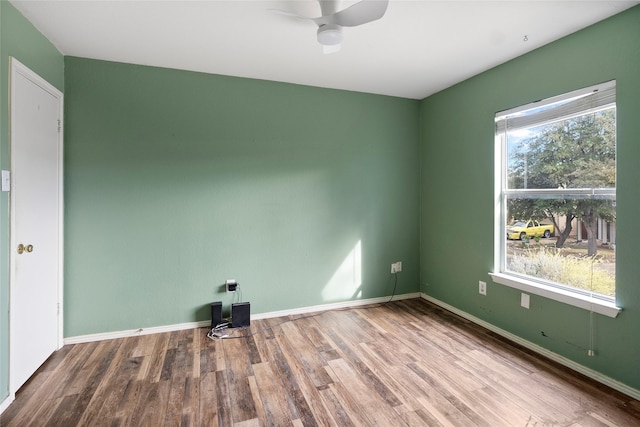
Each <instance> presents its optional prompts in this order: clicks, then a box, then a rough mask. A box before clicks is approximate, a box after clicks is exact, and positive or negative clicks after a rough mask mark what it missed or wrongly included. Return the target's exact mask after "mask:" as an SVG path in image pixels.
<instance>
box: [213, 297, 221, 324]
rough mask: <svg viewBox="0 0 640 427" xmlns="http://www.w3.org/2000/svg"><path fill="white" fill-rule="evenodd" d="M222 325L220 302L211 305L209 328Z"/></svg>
mask: <svg viewBox="0 0 640 427" xmlns="http://www.w3.org/2000/svg"><path fill="white" fill-rule="evenodd" d="M221 323H222V301H216V302H212V303H211V328H215V327H216V326H218V325H219V324H221Z"/></svg>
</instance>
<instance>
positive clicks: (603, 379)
mask: <svg viewBox="0 0 640 427" xmlns="http://www.w3.org/2000/svg"><path fill="white" fill-rule="evenodd" d="M420 297H421V298H423V299H425V300H427V301H429V302H432V303H434V304H435V305H437V306H439V307H442V308H444V309H445V310H447V311H450V312H452V313H454V314H457V315H458V316H460V317H463V318H465V319H467V320H469V321H471V322H473V323H475V324H477V325H480V326H482V327H483V328H485V329H488V330H490V331H491V332H495V333H496V334H498V335H500V336H503V337H504V338H507V339H508V340H510V341H513V342H514V343H516V344H520V345H521V346H523V347H526V348H528V349H529V350H532V351H535V352H536V353H538V354H540V355H542V356H545V357H547V358H549V359H551V360H553V361H555V362H558V363H560V364H561V365H563V366H566V367H567V368H570V369H572V370H574V371H576V372H579V373H581V374H583V375H585V376H587V377H589V378H591V379H593V380H596V381H598V382H599V383H602V384H604V385H606V386H609V387H611V388H612V389H614V390H617V391H619V392H621V393H624V394H626V395H627V396H630V397H633V398H634V399H636V400H640V390H637V389H635V388H633V387H629V386H628V385H626V384H624V383H621V382H620V381H617V380H614V379H613V378H611V377H608V376H606V375H603V374H602V373H600V372H598V371H595V370H593V369H591V368H587V367H586V366H584V365H581V364H579V363H576V362H574V361H573V360H571V359H567V358H566V357H564V356H561V355H559V354H557V353H554V352H552V351H550V350H547V349H546V348H544V347H541V346H539V345H537V344H534V343H532V342H531V341H527V340H525V339H523V338H521V337H519V336H517V335H514V334H512V333H511V332H508V331H505V330H504V329H501V328H498V327H497V326H495V325H492V324H491V323H488V322H485V321H484V320H482V319H480V318H478V317H475V316H473V315H471V314H469V313H467V312H465V311H462V310H460V309H457V308H455V307H453V306H451V305H449V304H447V303H446V302H443V301H440V300H438V299H436V298H433V297H431V296H429V295H427V294H425V293H421V294H420Z"/></svg>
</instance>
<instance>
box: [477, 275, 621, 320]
mask: <svg viewBox="0 0 640 427" xmlns="http://www.w3.org/2000/svg"><path fill="white" fill-rule="evenodd" d="M489 276H491V278H492V279H493V281H494V282H495V283H499V284H501V285H505V286H509V287H510V288H515V289H518V290H521V291H525V292H528V293H531V294H535V295H540V296H541V297H545V298H549V299H552V300H554V301H558V302H562V303H564V304H569V305H572V306H574V307H578V308H583V309H585V310H588V311H593V312H594V313H598V314H602V315H604V316H608V317H613V318H616V317H617V316H618V313H620V311H622V308H620V307H616V305H615V304H614V303H612V302H609V301H604V300H601V299H597V298H595V297H593V296H590V295H580V294H578V293H576V292H571V291H568V290H564V289H560V288H555V287H552V286H548V285H544V284H542V283H538V282H534V281H532V280H527V279H524V278H521V277H517V276H513V275H509V274H504V273H489Z"/></svg>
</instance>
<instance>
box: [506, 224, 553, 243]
mask: <svg viewBox="0 0 640 427" xmlns="http://www.w3.org/2000/svg"><path fill="white" fill-rule="evenodd" d="M553 231H554V229H553V224H540V223H539V222H538V221H533V220H531V219H530V220H529V221H513V222H512V223H511V225H509V226H507V239H514V240H518V239H519V240H525V239H526V237H527V236H529V237H536V236H539V237H545V238H546V237H551V236H552V235H553Z"/></svg>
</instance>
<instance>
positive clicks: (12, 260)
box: [9, 57, 64, 400]
mask: <svg viewBox="0 0 640 427" xmlns="http://www.w3.org/2000/svg"><path fill="white" fill-rule="evenodd" d="M9 63H10V69H11V72H10V73H9V88H10V90H9V108H10V109H9V157H10V158H11V170H12V171H13V170H14V158H13V146H14V137H13V132H12V129H13V128H14V119H15V113H14V108H15V106H14V102H13V99H14V97H15V76H17V75H18V74H20V75H21V76H22V77H25V78H27V79H28V80H29V81H31V82H32V83H34V84H36V85H38V86H39V87H40V88H41V89H43V90H45V91H46V92H48V93H49V94H51V95H52V96H54V97H55V98H57V100H58V111H59V117H60V119H59V125H58V129H59V130H58V140H57V144H58V275H57V276H58V277H56V281H57V284H58V286H57V288H58V292H57V294H58V301H57V304H58V319H57V320H58V322H57V323H58V324H57V330H58V332H57V337H56V341H57V346H56V349H57V350H59V349H60V348H62V345H63V326H64V325H63V319H64V316H63V304H62V302H63V290H64V286H63V279H64V270H63V268H64V253H63V249H64V228H63V227H64V185H63V178H64V169H63V166H64V164H63V163H64V162H63V155H64V151H63V149H64V145H63V142H64V139H63V135H64V132H63V130H64V126H63V123H64V120H63V118H64V116H63V115H64V108H63V106H64V94H63V93H62V92H61V91H59V90H58V89H57V88H55V87H54V86H53V85H51V84H50V83H49V82H47V81H46V80H44V79H43V78H42V77H40V76H39V75H38V74H36V73H35V72H33V71H32V70H30V69H29V68H27V67H26V66H25V65H24V64H22V63H21V62H20V61H18V60H17V59H16V58H14V57H9ZM12 184H13V183H12ZM15 219H16V218H15V188H14V186H13V185H12V186H11V191H10V195H9V245H10V246H9V394H10V399H11V400H13V399H14V398H15V393H16V391H17V390H16V385H15V378H14V376H15V375H14V373H13V371H12V369H11V362H12V360H16V357H18V355H16V354H15V351H16V350H15V349H14V347H13V346H12V345H11V343H12V342H14V337H15V331H14V327H15V321H14V313H15V312H14V310H12V307H13V306H14V305H15V304H14V295H15V293H14V292H12V291H13V286H14V283H15V267H16V251H15V248H16V247H17V242H16V236H15V225H16V224H15ZM35 315H37V313H36V314H35ZM37 334H38V333H37V331H34V337H35V339H37Z"/></svg>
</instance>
